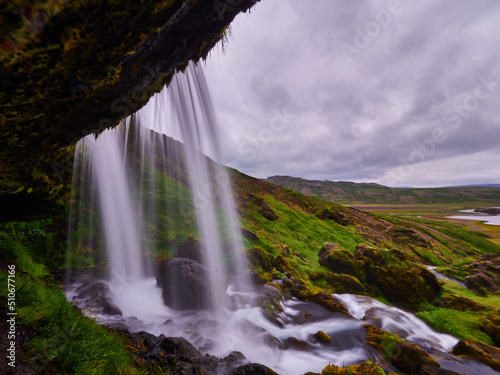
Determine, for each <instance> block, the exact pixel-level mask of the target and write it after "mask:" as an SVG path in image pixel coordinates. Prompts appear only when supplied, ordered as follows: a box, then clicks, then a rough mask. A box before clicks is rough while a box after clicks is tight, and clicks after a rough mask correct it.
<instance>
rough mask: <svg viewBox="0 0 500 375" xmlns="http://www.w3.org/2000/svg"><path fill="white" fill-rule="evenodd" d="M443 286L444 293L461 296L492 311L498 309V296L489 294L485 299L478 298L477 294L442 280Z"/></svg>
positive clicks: (499, 298) (452, 282)
mask: <svg viewBox="0 0 500 375" xmlns="http://www.w3.org/2000/svg"><path fill="white" fill-rule="evenodd" d="M443 282H444V285H443V290H444V291H445V292H450V293H452V294H455V295H458V296H461V297H466V298H469V299H471V300H473V301H475V302H477V303H479V304H480V305H485V306H489V307H492V308H494V309H500V296H496V295H493V294H490V295H488V296H486V297H480V296H478V295H477V294H475V293H474V292H473V291H472V290H470V289H467V288H463V287H461V286H460V285H458V284H457V283H455V282H454V281H450V280H443Z"/></svg>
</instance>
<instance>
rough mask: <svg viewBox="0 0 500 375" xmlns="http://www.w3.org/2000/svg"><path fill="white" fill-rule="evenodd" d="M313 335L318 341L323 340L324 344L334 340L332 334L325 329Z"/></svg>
mask: <svg viewBox="0 0 500 375" xmlns="http://www.w3.org/2000/svg"><path fill="white" fill-rule="evenodd" d="M312 336H313V337H314V339H315V340H316V341H317V342H321V343H324V344H328V343H330V342H332V338H331V336H330V335H329V334H328V333H325V332H323V331H318V332H316V333H315V334H314V335H312Z"/></svg>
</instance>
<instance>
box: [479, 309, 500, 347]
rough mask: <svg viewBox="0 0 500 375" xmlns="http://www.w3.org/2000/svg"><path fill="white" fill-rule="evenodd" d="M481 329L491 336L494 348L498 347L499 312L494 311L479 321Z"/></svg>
mask: <svg viewBox="0 0 500 375" xmlns="http://www.w3.org/2000/svg"><path fill="white" fill-rule="evenodd" d="M480 324H481V328H482V329H483V330H484V331H485V332H486V333H487V334H488V335H490V336H491V338H492V339H493V342H494V343H495V345H496V346H500V311H498V310H495V311H492V312H490V313H489V314H488V315H486V316H485V317H484V318H483V319H481V322H480Z"/></svg>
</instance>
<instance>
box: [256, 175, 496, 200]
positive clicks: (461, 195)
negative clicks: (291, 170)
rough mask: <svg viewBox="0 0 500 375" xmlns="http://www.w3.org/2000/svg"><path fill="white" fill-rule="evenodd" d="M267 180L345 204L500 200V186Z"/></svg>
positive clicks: (295, 179)
mask: <svg viewBox="0 0 500 375" xmlns="http://www.w3.org/2000/svg"><path fill="white" fill-rule="evenodd" d="M265 181H267V182H270V183H273V184H275V185H279V186H282V187H284V188H287V189H290V190H294V191H297V192H299V193H302V194H304V195H308V196H310V197H315V198H319V199H323V200H326V201H330V202H335V203H341V204H449V203H472V202H478V203H482V204H484V203H488V202H491V203H492V204H495V203H498V202H500V187H484V186H456V187H441V188H391V187H387V186H383V185H378V184H375V183H354V182H345V181H318V180H305V179H302V178H298V177H290V176H272V177H269V178H267V179H266V180H265Z"/></svg>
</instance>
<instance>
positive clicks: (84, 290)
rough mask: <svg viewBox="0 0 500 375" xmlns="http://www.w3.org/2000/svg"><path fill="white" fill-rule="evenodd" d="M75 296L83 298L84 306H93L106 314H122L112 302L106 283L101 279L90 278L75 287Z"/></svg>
mask: <svg viewBox="0 0 500 375" xmlns="http://www.w3.org/2000/svg"><path fill="white" fill-rule="evenodd" d="M76 298H77V299H79V300H85V305H86V307H93V308H96V309H99V310H100V311H102V313H104V314H107V315H122V311H121V310H120V309H119V308H118V306H116V305H115V304H114V302H113V298H112V292H111V289H110V286H109V284H108V283H106V282H105V281H102V280H97V281H94V280H90V281H87V282H86V283H84V284H83V285H81V286H80V287H78V288H77V289H76Z"/></svg>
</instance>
